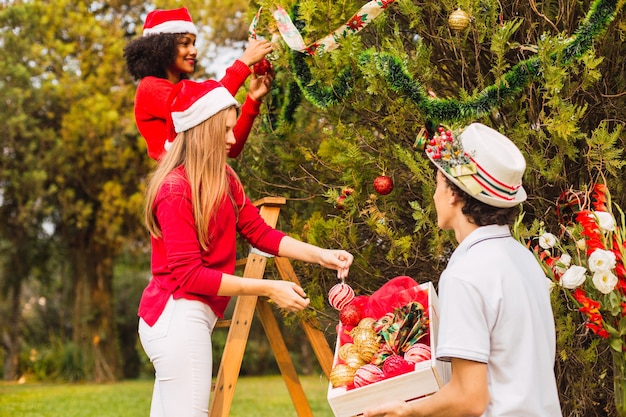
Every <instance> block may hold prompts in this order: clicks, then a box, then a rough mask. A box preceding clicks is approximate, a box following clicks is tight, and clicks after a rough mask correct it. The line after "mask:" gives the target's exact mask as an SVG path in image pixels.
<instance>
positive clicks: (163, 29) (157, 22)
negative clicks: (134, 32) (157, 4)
mask: <svg viewBox="0 0 626 417" xmlns="http://www.w3.org/2000/svg"><path fill="white" fill-rule="evenodd" d="M159 33H191V34H194V35H198V29H197V28H196V26H195V25H194V24H193V20H192V19H191V15H190V14H189V10H187V8H186V7H181V8H179V9H169V10H162V9H157V10H153V11H151V12H150V13H148V15H147V16H146V22H145V23H144V25H143V36H147V35H157V34H159Z"/></svg>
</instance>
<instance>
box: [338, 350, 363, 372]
mask: <svg viewBox="0 0 626 417" xmlns="http://www.w3.org/2000/svg"><path fill="white" fill-rule="evenodd" d="M343 361H344V362H345V364H346V365H348V366H349V367H350V368H354V369H355V370H356V369H359V368H360V367H361V366H363V365H365V361H364V360H363V359H361V356H360V355H359V352H354V353H350V354H349V355H348V356H346V358H345V359H344V360H343Z"/></svg>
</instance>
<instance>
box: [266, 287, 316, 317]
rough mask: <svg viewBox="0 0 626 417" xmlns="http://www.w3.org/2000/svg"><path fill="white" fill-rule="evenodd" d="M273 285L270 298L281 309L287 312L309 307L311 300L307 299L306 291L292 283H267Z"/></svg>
mask: <svg viewBox="0 0 626 417" xmlns="http://www.w3.org/2000/svg"><path fill="white" fill-rule="evenodd" d="M267 282H269V283H271V284H270V285H271V288H270V291H269V298H270V299H271V300H272V301H273V302H274V303H276V305H277V306H278V307H279V308H282V309H284V310H287V311H300V310H303V309H305V308H307V307H308V305H309V303H310V302H311V300H309V299H308V298H306V293H305V292H304V290H303V289H302V288H301V287H300V286H299V285H298V284H296V283H294V282H290V281H279V280H276V281H267Z"/></svg>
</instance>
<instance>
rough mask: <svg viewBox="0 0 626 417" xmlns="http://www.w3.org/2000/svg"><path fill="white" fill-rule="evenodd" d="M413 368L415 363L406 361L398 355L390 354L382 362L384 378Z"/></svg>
mask: <svg viewBox="0 0 626 417" xmlns="http://www.w3.org/2000/svg"><path fill="white" fill-rule="evenodd" d="M413 370H415V365H414V364H412V363H410V362H408V361H406V360H405V359H404V358H403V357H402V356H400V355H391V356H389V357H388V358H387V359H385V362H384V363H383V372H384V373H385V378H391V377H393V376H398V375H402V374H405V373H407V372H411V371H413Z"/></svg>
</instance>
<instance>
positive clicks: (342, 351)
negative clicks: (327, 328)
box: [338, 343, 357, 361]
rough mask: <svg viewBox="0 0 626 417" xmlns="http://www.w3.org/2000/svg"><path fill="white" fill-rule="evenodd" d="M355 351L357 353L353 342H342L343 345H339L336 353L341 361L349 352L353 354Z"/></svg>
mask: <svg viewBox="0 0 626 417" xmlns="http://www.w3.org/2000/svg"><path fill="white" fill-rule="evenodd" d="M356 353H357V350H356V346H355V345H354V343H344V344H343V345H341V347H339V352H338V354H339V357H340V358H341V360H342V361H345V360H346V358H347V357H348V356H350V355H351V354H352V355H354V354H356Z"/></svg>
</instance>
